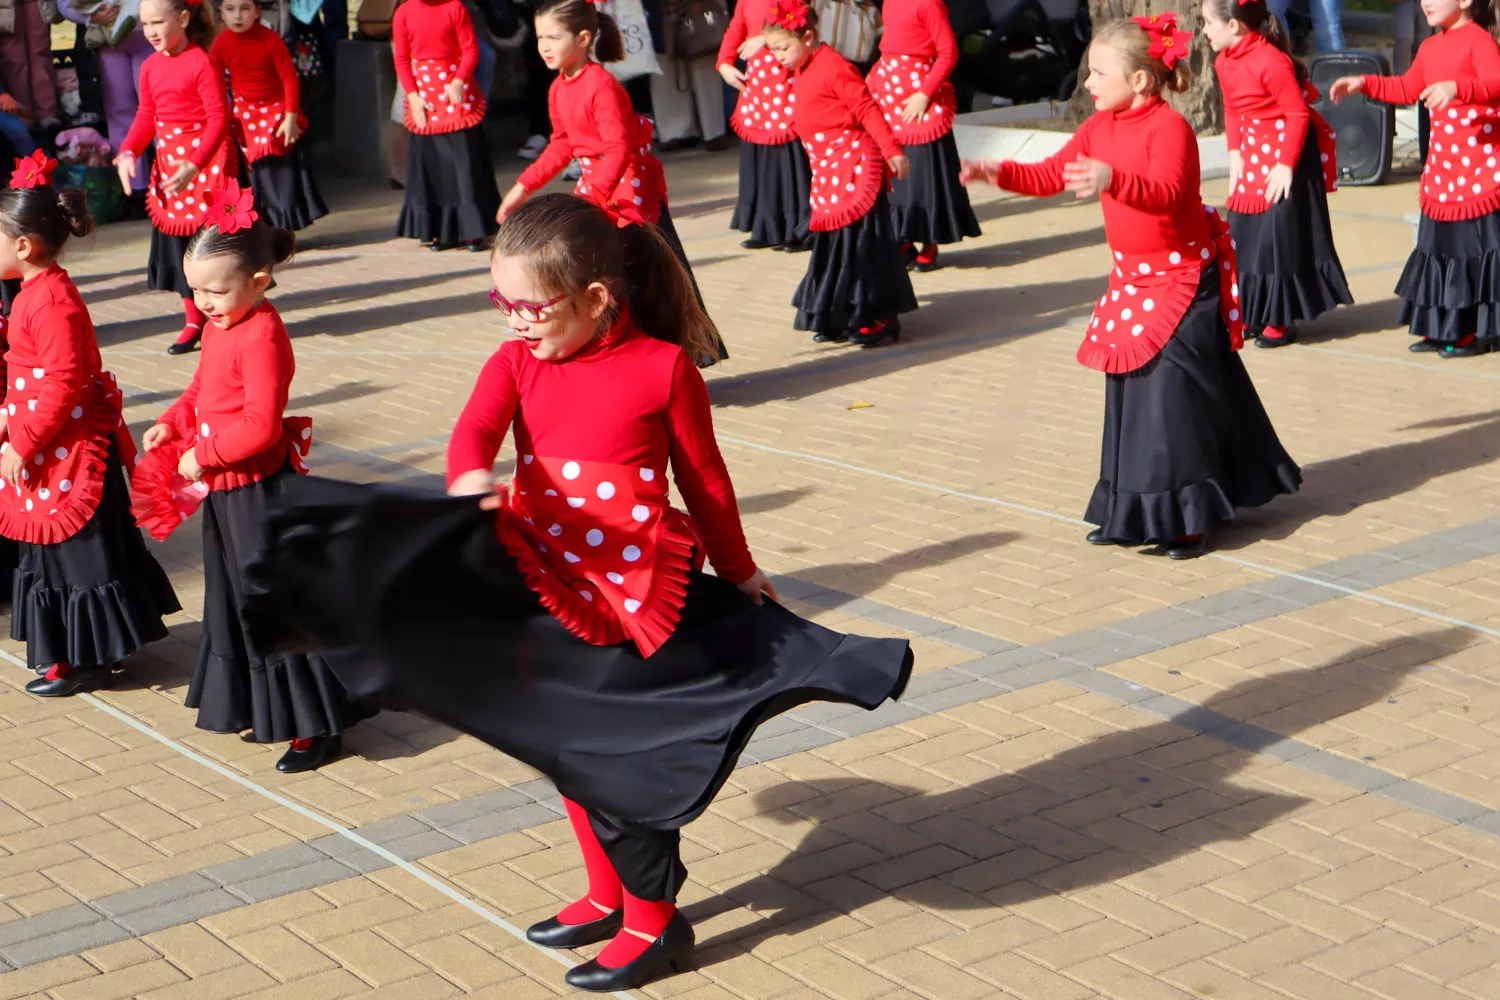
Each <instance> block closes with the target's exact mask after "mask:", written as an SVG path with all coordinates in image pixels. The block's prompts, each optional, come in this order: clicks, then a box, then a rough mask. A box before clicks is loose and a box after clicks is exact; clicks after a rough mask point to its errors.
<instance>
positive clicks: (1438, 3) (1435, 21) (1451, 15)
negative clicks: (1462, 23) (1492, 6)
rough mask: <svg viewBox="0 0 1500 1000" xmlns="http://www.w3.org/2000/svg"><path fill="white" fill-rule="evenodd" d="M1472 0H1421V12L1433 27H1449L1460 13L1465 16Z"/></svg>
mask: <svg viewBox="0 0 1500 1000" xmlns="http://www.w3.org/2000/svg"><path fill="white" fill-rule="evenodd" d="M1473 6H1474V0H1422V13H1423V14H1426V15H1427V23H1428V24H1430V25H1431V26H1432V27H1434V28H1451V27H1453V25H1454V24H1456V23H1457V22H1458V19H1459V17H1460V15H1463V16H1467V15H1468V14H1469V12H1470V10H1471V9H1472V8H1473Z"/></svg>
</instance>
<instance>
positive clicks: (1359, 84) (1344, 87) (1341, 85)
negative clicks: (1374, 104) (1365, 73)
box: [1328, 76, 1365, 104]
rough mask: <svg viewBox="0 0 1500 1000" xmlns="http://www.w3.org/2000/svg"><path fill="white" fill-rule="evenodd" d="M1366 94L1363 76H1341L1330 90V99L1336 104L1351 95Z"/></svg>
mask: <svg viewBox="0 0 1500 1000" xmlns="http://www.w3.org/2000/svg"><path fill="white" fill-rule="evenodd" d="M1364 92H1365V78H1364V77H1362V76H1341V77H1339V78H1338V79H1337V80H1335V81H1333V86H1331V87H1329V88H1328V97H1329V99H1330V100H1332V101H1333V103H1334V104H1337V103H1339V102H1340V101H1342V100H1343V99H1344V98H1346V97H1348V96H1349V95H1350V94H1363V93H1364Z"/></svg>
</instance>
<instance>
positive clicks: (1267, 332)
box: [1260, 326, 1286, 340]
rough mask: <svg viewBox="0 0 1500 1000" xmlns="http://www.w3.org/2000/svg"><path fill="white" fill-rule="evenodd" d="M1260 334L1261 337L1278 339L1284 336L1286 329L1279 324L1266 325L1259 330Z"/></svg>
mask: <svg viewBox="0 0 1500 1000" xmlns="http://www.w3.org/2000/svg"><path fill="white" fill-rule="evenodd" d="M1260 335H1261V336H1262V337H1269V338H1270V339H1271V340H1280V339H1281V338H1282V337H1285V336H1286V330H1284V329H1283V328H1281V327H1279V326H1268V327H1266V328H1265V329H1264V330H1262V331H1260Z"/></svg>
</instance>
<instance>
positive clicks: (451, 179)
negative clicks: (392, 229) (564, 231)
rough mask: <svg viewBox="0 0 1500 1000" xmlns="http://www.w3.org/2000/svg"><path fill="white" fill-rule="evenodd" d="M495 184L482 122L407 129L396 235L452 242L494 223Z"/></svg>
mask: <svg viewBox="0 0 1500 1000" xmlns="http://www.w3.org/2000/svg"><path fill="white" fill-rule="evenodd" d="M498 211H500V189H499V188H498V187H496V185H495V168H494V166H493V165H492V164H491V163H490V151H489V147H487V146H486V145H485V144H484V127H483V126H481V125H475V126H473V127H472V128H466V129H460V130H458V131H457V132H445V133H443V134H442V135H417V134H416V133H412V135H411V137H410V141H409V142H408V144H407V147H406V200H405V201H403V202H402V203H401V217H400V219H398V220H397V222H396V235H397V236H408V237H411V238H412V239H418V240H421V241H422V242H424V243H429V242H434V241H436V242H437V243H438V244H439V245H440V246H445V247H456V246H458V245H459V244H461V243H467V242H469V241H470V240H487V239H489V238H490V237H491V236H493V235H494V234H495V230H496V229H498V228H499V226H498V225H496V223H495V213H496V212H498Z"/></svg>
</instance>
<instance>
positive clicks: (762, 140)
mask: <svg viewBox="0 0 1500 1000" xmlns="http://www.w3.org/2000/svg"><path fill="white" fill-rule="evenodd" d="M792 106H793V95H792V81H791V78H790V76H789V75H788V73H787V71H786V70H785V69H783V68H782V65H781V63H779V62H777V61H776V57H775V56H773V55H771V53H770V50H768V49H761V50H760V51H759V52H757V53H755V55H753V56H751V57H750V58H749V60H748V61H747V62H746V64H745V87H744V89H743V90H741V91H740V96H739V100H738V101H737V102H736V103H735V106H734V116H733V117H732V118H731V119H730V123H729V124H730V127H731V128H733V129H734V134H735V135H737V136H739V137H740V138H741V139H744V140H746V141H748V142H754V143H759V144H760V145H762V146H779V145H781V144H783V143H787V142H791V141H792V140H793V139H795V138H796V137H797V131H796V128H795V126H794V125H793V123H792Z"/></svg>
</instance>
